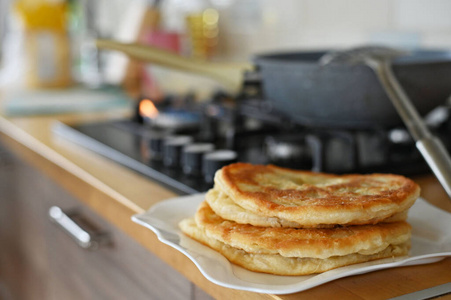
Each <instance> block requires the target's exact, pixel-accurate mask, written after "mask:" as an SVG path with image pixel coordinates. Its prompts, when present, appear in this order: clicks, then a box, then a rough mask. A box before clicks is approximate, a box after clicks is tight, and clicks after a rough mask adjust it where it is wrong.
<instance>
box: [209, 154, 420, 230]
mask: <svg viewBox="0 0 451 300" xmlns="http://www.w3.org/2000/svg"><path fill="white" fill-rule="evenodd" d="M215 184H216V186H217V187H218V188H220V189H221V190H222V191H223V192H225V193H226V194H227V195H228V196H229V197H230V198H231V199H232V200H233V201H234V202H236V203H237V204H238V205H240V206H241V207H243V208H244V209H247V210H249V211H252V212H255V213H256V214H258V215H263V216H267V217H278V218H281V219H285V220H288V221H293V222H297V223H299V224H303V225H306V226H314V225H318V224H340V225H359V224H376V223H378V222H380V221H382V220H384V219H386V218H389V217H391V216H393V215H395V214H397V213H400V212H402V211H405V210H406V209H408V208H409V207H411V206H412V205H413V203H414V202H415V200H416V199H417V198H418V196H419V193H420V188H419V186H418V185H417V184H416V183H414V182H413V181H412V180H410V179H408V178H406V177H403V176H400V175H393V174H370V175H356V174H352V175H341V176H340V175H333V174H325V173H314V172H309V171H299V170H291V169H285V168H280V167H276V166H272V165H268V166H263V165H252V164H248V163H236V164H231V165H229V166H226V167H223V168H222V169H221V170H219V171H218V172H217V173H216V176H215Z"/></svg>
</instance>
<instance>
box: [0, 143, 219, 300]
mask: <svg viewBox="0 0 451 300" xmlns="http://www.w3.org/2000/svg"><path fill="white" fill-rule="evenodd" d="M52 206H58V207H60V208H61V209H63V211H71V210H72V211H73V210H74V209H75V210H76V211H77V212H78V215H79V216H82V219H85V220H88V221H89V223H90V224H91V225H92V227H94V228H97V229H100V230H101V231H102V232H106V233H107V235H108V236H109V240H110V242H109V243H108V244H106V245H103V246H101V247H99V248H98V249H97V250H87V249H83V248H81V247H80V246H78V245H77V244H76V243H75V241H74V240H73V239H72V238H71V237H70V236H69V235H68V234H67V233H66V232H65V231H64V230H62V229H61V228H60V227H58V226H57V224H55V223H53V222H51V221H50V218H49V215H48V211H49V208H50V207H52ZM209 298H210V297H209V296H208V295H207V294H205V293H204V292H203V291H202V290H200V289H199V288H198V287H196V286H195V285H193V284H192V283H191V282H190V281H188V280H187V279H186V278H185V277H184V276H183V275H181V274H179V273H178V272H177V271H175V270H173V269H172V268H171V267H170V266H168V265H166V264H165V263H164V262H162V261H161V260H160V259H159V258H157V257H156V256H155V255H153V254H152V253H150V252H149V251H148V250H147V249H145V248H144V247H142V246H141V245H139V244H138V243H137V242H136V241H135V240H133V239H132V238H130V237H129V236H128V235H126V234H125V233H124V232H122V231H121V230H119V229H117V228H116V227H114V226H113V225H112V224H110V223H109V222H107V221H105V220H104V219H102V218H101V217H100V216H99V215H98V214H96V213H95V212H93V211H92V210H90V209H89V208H88V207H87V206H86V205H84V204H82V203H81V202H79V201H78V200H77V199H75V198H73V197H72V196H71V195H69V194H68V193H67V192H66V191H65V190H63V189H62V188H61V187H60V186H58V185H57V184H56V183H55V182H53V181H52V180H50V179H49V178H47V177H46V176H44V175H43V174H41V173H40V171H38V170H36V169H34V168H33V167H31V166H29V165H28V164H26V163H25V162H23V161H21V160H19V159H18V158H17V157H15V156H14V155H13V154H12V153H11V152H9V151H8V150H7V149H6V148H5V147H2V146H1V145H0V299H209Z"/></svg>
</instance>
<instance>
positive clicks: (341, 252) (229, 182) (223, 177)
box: [180, 163, 420, 275]
mask: <svg viewBox="0 0 451 300" xmlns="http://www.w3.org/2000/svg"><path fill="white" fill-rule="evenodd" d="M419 193H420V189H419V187H418V185H417V184H415V183H414V182H413V181H412V180H410V179H407V178H405V177H403V176H399V175H392V174H371V175H342V176H338V175H332V174H325V173H313V172H308V171H298V170H291V169H285V168H279V167H276V166H263V165H251V164H247V163H236V164H232V165H229V166H226V167H223V168H222V169H221V170H219V171H217V173H216V175H215V186H214V188H213V189H211V190H210V191H208V193H207V195H206V199H205V201H204V202H202V204H201V205H200V206H199V208H198V210H197V212H196V214H195V216H194V218H189V219H185V220H182V221H181V222H180V228H181V230H182V231H183V232H184V233H185V234H186V235H188V236H189V237H191V238H193V239H195V240H197V241H199V242H201V243H203V244H205V245H207V246H209V247H211V248H213V249H215V250H216V251H218V252H220V253H221V254H222V255H224V256H225V257H226V258H227V259H228V260H229V261H231V262H232V263H235V264H237V265H240V266H242V267H244V268H246V269H249V270H252V271H257V272H264V273H270V274H277V275H307V274H313V273H320V272H324V271H327V270H330V269H334V268H337V267H341V266H346V265H350V264H355V263H360V262H366V261H370V260H375V259H381V258H387V257H395V256H404V255H407V254H408V251H409V248H410V236H411V227H410V225H409V224H408V223H407V222H406V219H407V211H408V209H409V208H410V207H411V206H412V205H413V203H414V202H415V200H416V199H417V198H418V196H419Z"/></svg>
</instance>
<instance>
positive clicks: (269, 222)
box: [205, 187, 407, 228]
mask: <svg viewBox="0 0 451 300" xmlns="http://www.w3.org/2000/svg"><path fill="white" fill-rule="evenodd" d="M205 200H206V201H207V202H208V204H209V205H210V207H211V209H212V210H213V211H214V212H215V213H216V214H217V215H218V216H220V217H221V218H223V219H226V220H231V221H235V222H237V223H240V224H250V225H254V226H265V227H291V228H331V227H335V226H337V225H335V224H317V225H311V226H306V225H302V224H299V223H296V222H293V221H287V220H284V219H280V218H277V217H265V216H260V215H257V214H256V213H255V212H251V211H248V210H246V209H244V208H242V207H241V206H239V205H238V204H236V203H235V202H234V201H232V199H230V197H229V196H228V195H227V194H225V193H224V192H222V191H221V190H220V189H219V188H218V187H214V188H212V189H210V190H209V191H208V192H207V194H206V195H205ZM406 219H407V210H404V211H402V212H400V213H396V214H394V215H393V216H391V217H389V218H387V219H384V220H382V221H381V222H399V221H405V220H406Z"/></svg>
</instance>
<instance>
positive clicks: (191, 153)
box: [182, 143, 215, 176]
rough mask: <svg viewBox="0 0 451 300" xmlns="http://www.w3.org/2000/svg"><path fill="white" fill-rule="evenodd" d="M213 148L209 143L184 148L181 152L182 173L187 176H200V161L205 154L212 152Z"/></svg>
mask: <svg viewBox="0 0 451 300" xmlns="http://www.w3.org/2000/svg"><path fill="white" fill-rule="evenodd" d="M214 148H215V146H214V145H213V144H209V143H199V144H191V145H188V146H185V147H184V148H183V152H182V168H183V172H184V173H185V174H188V175H195V176H197V175H201V174H202V159H203V156H204V155H205V154H206V153H209V152H211V151H213V150H214Z"/></svg>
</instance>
